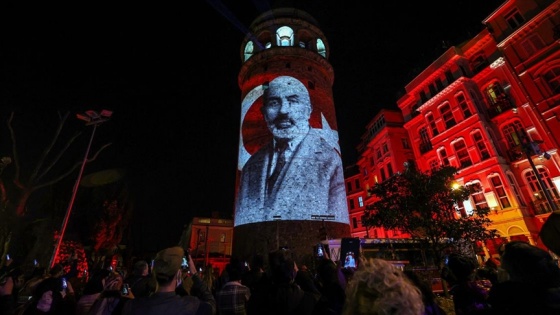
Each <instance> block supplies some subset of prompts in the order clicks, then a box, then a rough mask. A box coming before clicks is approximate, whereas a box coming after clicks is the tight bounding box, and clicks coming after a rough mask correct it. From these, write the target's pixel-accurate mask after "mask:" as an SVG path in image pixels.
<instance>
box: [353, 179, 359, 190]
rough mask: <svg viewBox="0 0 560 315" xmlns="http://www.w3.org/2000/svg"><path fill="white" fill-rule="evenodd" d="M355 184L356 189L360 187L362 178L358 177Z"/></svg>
mask: <svg viewBox="0 0 560 315" xmlns="http://www.w3.org/2000/svg"><path fill="white" fill-rule="evenodd" d="M354 186H356V189H360V180H359V179H356V180H355V181H354Z"/></svg>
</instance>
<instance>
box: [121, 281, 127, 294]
mask: <svg viewBox="0 0 560 315" xmlns="http://www.w3.org/2000/svg"><path fill="white" fill-rule="evenodd" d="M128 289H129V285H128V283H125V284H123V287H122V290H121V293H122V295H128Z"/></svg>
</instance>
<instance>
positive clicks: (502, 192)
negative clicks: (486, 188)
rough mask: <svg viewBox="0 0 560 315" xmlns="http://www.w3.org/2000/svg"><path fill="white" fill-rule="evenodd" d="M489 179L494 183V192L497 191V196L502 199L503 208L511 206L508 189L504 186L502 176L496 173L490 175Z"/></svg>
mask: <svg viewBox="0 0 560 315" xmlns="http://www.w3.org/2000/svg"><path fill="white" fill-rule="evenodd" d="M488 179H489V180H490V183H492V188H493V189H494V192H495V193H496V196H497V197H498V200H499V201H500V205H501V206H502V209H505V208H510V207H511V203H510V202H509V198H508V196H507V192H506V189H505V188H504V184H503V182H502V179H501V178H500V176H499V175H495V176H492V177H489V178H488Z"/></svg>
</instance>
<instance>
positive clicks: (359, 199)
mask: <svg viewBox="0 0 560 315" xmlns="http://www.w3.org/2000/svg"><path fill="white" fill-rule="evenodd" d="M358 205H359V206H360V208H361V207H363V206H364V197H362V196H360V197H358Z"/></svg>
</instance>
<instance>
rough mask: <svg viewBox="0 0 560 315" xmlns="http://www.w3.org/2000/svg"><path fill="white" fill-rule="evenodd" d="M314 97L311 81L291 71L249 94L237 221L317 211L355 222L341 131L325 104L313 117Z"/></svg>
mask: <svg viewBox="0 0 560 315" xmlns="http://www.w3.org/2000/svg"><path fill="white" fill-rule="evenodd" d="M259 92H260V93H259ZM311 100H312V97H311V95H310V94H309V91H308V89H307V88H306V86H305V85H304V84H303V83H302V82H301V81H299V80H298V79H296V78H294V77H289V76H279V77H276V78H275V79H273V80H271V81H270V82H269V84H268V85H263V86H258V87H256V88H255V89H253V90H251V91H250V92H249V93H248V94H247V95H246V96H245V100H244V101H243V108H242V118H243V120H242V125H241V127H242V129H241V134H240V139H241V142H240V152H239V168H240V173H239V180H238V183H239V184H238V185H239V186H238V194H237V199H236V210H235V220H234V224H235V226H238V225H243V224H248V223H256V222H262V221H273V220H277V219H280V220H313V219H314V217H315V216H317V215H319V216H321V215H322V216H329V217H330V218H332V219H333V220H334V221H337V222H342V223H346V224H348V223H349V218H348V209H347V207H346V190H345V185H344V175H343V170H342V160H341V158H340V153H339V150H338V134H337V132H336V130H333V129H331V128H330V125H329V123H328V121H327V120H326V118H325V117H324V116H323V112H324V111H325V108H323V109H321V111H320V112H319V113H318V114H317V115H316V116H315V120H313V116H314V115H312V108H316V107H315V106H312V102H311ZM260 101H262V103H261V102H260ZM253 104H257V105H255V106H258V109H259V110H258V111H257V110H254V109H253ZM259 105H260V106H259ZM326 110H328V111H331V112H330V113H332V112H334V108H327V109H326ZM317 117H321V119H320V120H319V119H317ZM317 127H320V128H317ZM278 143H282V144H287V145H285V146H282V149H279V147H280V146H279V145H278ZM251 152H252V153H251ZM312 216H313V217H312Z"/></svg>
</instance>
